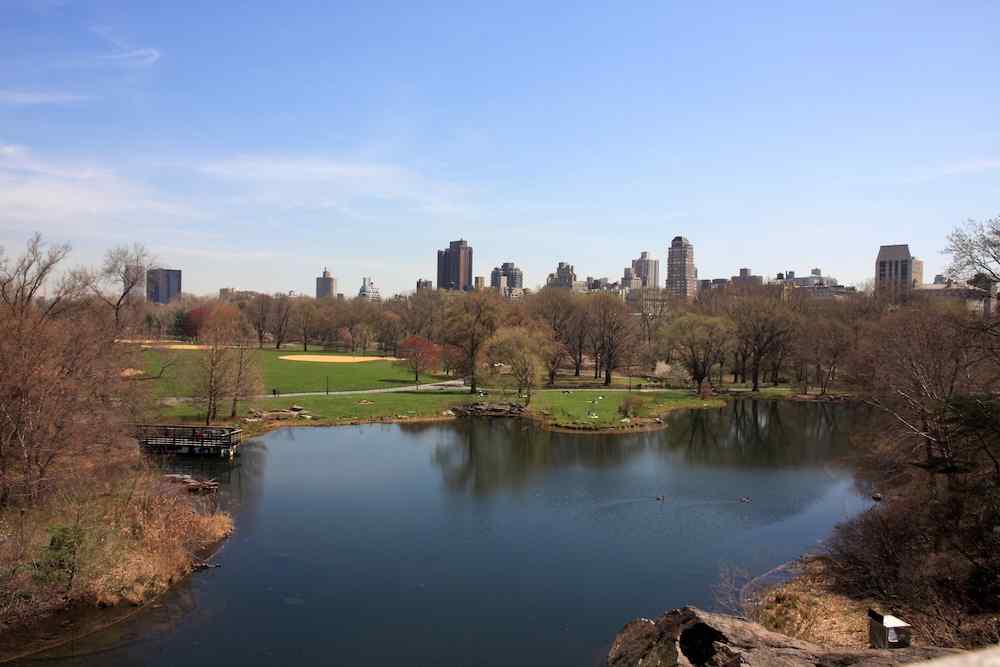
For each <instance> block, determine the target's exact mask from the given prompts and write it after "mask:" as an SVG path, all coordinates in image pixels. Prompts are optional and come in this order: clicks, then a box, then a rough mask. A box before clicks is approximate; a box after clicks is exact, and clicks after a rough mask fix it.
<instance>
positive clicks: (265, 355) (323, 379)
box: [142, 348, 447, 396]
mask: <svg viewBox="0 0 1000 667" xmlns="http://www.w3.org/2000/svg"><path fill="white" fill-rule="evenodd" d="M297 352H300V350H296V349H294V348H291V349H289V348H286V349H281V350H274V349H263V350H254V354H255V355H257V358H258V359H259V361H260V368H261V372H262V374H263V377H264V392H265V393H270V392H271V390H272V389H278V391H280V392H281V393H283V394H290V393H295V392H306V391H326V390H327V383H328V382H329V390H330V391H355V390H358V389H388V388H390V387H398V386H401V385H408V384H413V374H412V373H410V372H409V371H408V370H406V369H405V368H402V367H400V366H397V365H396V364H395V363H394V362H392V361H381V360H380V361H364V362H359V363H353V364H328V363H321V362H307V361H288V360H286V359H280V358H279V357H281V356H283V355H288V354H296V353H297ZM142 354H143V358H144V360H145V370H146V372H147V373H155V372H157V370H158V369H159V368H160V367H161V365H162V364H163V363H164V361H165V360H167V359H173V360H175V364H174V365H173V366H172V367H171V368H169V369H168V370H167V372H166V374H165V376H164V377H163V378H162V379H160V380H157V381H156V383H155V384H156V393H157V395H158V396H190V395H191V373H190V368H191V365H192V364H193V363H194V361H195V360H196V359H197V357H198V355H199V354H200V352H197V351H188V350H155V349H147V350H144V351H143V352H142ZM309 354H311V355H312V354H317V355H324V356H327V355H330V356H333V355H337V354H339V353H335V352H314V351H313V350H310V351H309ZM442 379H447V378H444V377H443V376H426V378H425V377H424V376H421V378H420V381H421V383H423V382H434V381H437V380H442Z"/></svg>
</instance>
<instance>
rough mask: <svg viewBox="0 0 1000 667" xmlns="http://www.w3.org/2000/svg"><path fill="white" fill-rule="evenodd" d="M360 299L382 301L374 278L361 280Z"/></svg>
mask: <svg viewBox="0 0 1000 667" xmlns="http://www.w3.org/2000/svg"><path fill="white" fill-rule="evenodd" d="M358 298H359V299H368V300H369V301H380V300H381V299H382V296H381V295H380V294H379V292H378V288H377V287H375V279H374V278H362V279H361V289H360V290H358Z"/></svg>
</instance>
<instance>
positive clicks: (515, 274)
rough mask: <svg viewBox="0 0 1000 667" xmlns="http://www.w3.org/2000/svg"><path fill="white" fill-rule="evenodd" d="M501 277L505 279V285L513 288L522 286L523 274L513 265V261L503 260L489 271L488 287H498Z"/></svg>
mask: <svg viewBox="0 0 1000 667" xmlns="http://www.w3.org/2000/svg"><path fill="white" fill-rule="evenodd" d="M501 277H503V278H506V279H507V284H506V285H505V287H510V288H513V289H521V288H522V287H524V274H523V273H522V272H521V269H519V268H517V267H516V266H514V262H504V263H503V264H501V265H500V266H498V267H496V268H495V269H493V271H492V272H491V273H490V287H492V288H493V289H500V278H501Z"/></svg>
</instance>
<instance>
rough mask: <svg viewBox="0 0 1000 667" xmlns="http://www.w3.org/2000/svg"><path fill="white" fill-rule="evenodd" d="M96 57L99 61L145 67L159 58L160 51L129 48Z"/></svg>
mask: <svg viewBox="0 0 1000 667" xmlns="http://www.w3.org/2000/svg"><path fill="white" fill-rule="evenodd" d="M97 59H98V60H99V61H100V62H103V63H108V64H110V65H122V66H124V67H146V66H147V65H152V64H153V63H155V62H156V61H157V60H159V59H160V52H159V51H157V50H156V49H129V50H128V51H119V52H117V53H112V54H110V55H106V56H98V57H97Z"/></svg>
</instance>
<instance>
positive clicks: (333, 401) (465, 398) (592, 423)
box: [160, 389, 724, 428]
mask: <svg viewBox="0 0 1000 667" xmlns="http://www.w3.org/2000/svg"><path fill="white" fill-rule="evenodd" d="M598 396H603V397H604V398H603V399H598V398H597V397H598ZM627 396H633V397H636V398H637V399H638V400H639V401H640V402H641V405H640V406H639V410H638V415H637V416H639V417H652V416H656V415H659V414H663V413H665V412H667V411H669V410H672V409H677V408H701V407H709V406H711V407H715V406H719V405H723V404H724V402H723V401H722V400H720V399H709V400H708V401H703V400H701V399H699V398H697V397H696V396H692V395H691V394H690V393H689V392H686V391H681V390H675V391H663V392H655V393H653V392H646V393H642V394H638V393H629V392H626V391H620V390H610V391H590V390H587V391H583V390H581V391H573V392H571V393H569V394H564V393H563V392H562V390H559V389H549V390H542V391H537V392H535V393H533V394H532V400H531V406H530V408H531V411H532V412H534V413H536V414H538V415H540V416H542V417H544V418H545V420H546V421H547V422H549V423H551V424H553V425H556V426H572V427H578V428H598V427H608V426H617V425H618V424H619V420H620V419H621V418H622V417H621V415H620V414H619V413H618V406H619V405H620V404H621V402H622V401H623V400H625V398H626V397H627ZM512 398H513V397H512V396H511V395H507V396H503V395H501V394H500V392H497V391H493V390H491V391H490V395H489V397H488V398H487V399H485V400H488V401H499V402H503V401H507V400H512ZM476 400H483V399H479V398H478V397H476V396H473V395H470V394H469V393H468V392H462V391H456V390H451V389H449V390H439V389H425V390H422V391H419V392H418V391H405V392H393V393H388V394H354V395H351V396H299V397H295V398H277V399H274V398H266V399H259V400H254V401H249V402H247V403H241V404H240V409H239V415H240V416H241V417H242V416H244V415H246V414H247V411H248V410H249V409H250V408H256V409H258V410H276V409H280V408H287V407H289V406H291V405H293V404H295V405H300V406H302V407H303V408H305V409H306V410H307V411H309V412H310V413H311V414H312V415H313V416H314V417H315V418H316V420H317V422H318V423H320V424H336V423H343V422H351V421H356V420H369V419H380V418H389V419H394V418H398V417H400V416H405V417H435V416H438V415H440V414H441V413H442V412H444V411H445V410H447V409H448V408H450V407H452V406H455V405H461V404H463V403H469V402H472V401H476ZM591 411H593V413H595V414H596V415H597V418H596V419H591V418H589V417H588V416H587V415H588V413H589V412H591ZM546 413H548V414H546ZM202 416H203V413H202V412H201V409H200V408H199V407H198V406H196V405H194V404H192V403H181V404H178V405H175V406H169V407H168V406H164V407H163V409H162V412H161V414H160V418H161V419H163V420H164V421H174V422H177V421H180V422H184V421H199V420H200V419H201V418H202ZM292 423H303V422H292ZM313 423H316V422H313Z"/></svg>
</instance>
